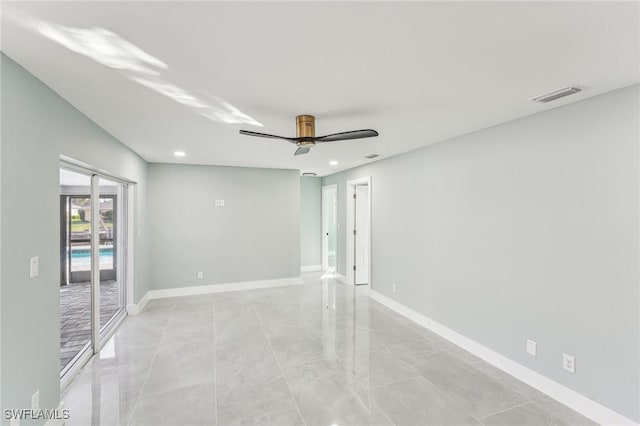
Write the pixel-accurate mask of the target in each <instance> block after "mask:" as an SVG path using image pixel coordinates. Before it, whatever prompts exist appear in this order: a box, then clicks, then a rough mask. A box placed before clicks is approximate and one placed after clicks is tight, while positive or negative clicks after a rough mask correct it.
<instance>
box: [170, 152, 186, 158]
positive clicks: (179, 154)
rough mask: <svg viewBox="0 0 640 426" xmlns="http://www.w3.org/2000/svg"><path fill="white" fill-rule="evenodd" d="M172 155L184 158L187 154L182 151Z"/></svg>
mask: <svg viewBox="0 0 640 426" xmlns="http://www.w3.org/2000/svg"><path fill="white" fill-rule="evenodd" d="M173 155H175V156H176V157H184V156H185V155H187V153H186V152H184V151H176V152H174V153H173Z"/></svg>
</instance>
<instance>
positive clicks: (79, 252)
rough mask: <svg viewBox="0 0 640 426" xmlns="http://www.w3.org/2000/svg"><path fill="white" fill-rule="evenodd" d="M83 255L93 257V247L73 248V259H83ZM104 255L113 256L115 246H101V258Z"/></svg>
mask: <svg viewBox="0 0 640 426" xmlns="http://www.w3.org/2000/svg"><path fill="white" fill-rule="evenodd" d="M83 257H87V258H90V257H91V249H72V250H71V259H72V260H75V259H82V258H83ZM103 257H113V248H111V247H104V248H102V247H101V248H100V258H103Z"/></svg>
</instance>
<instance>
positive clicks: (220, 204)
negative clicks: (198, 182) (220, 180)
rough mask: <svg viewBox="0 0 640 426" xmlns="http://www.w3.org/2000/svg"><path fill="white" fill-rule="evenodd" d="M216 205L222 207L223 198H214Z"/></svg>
mask: <svg viewBox="0 0 640 426" xmlns="http://www.w3.org/2000/svg"><path fill="white" fill-rule="evenodd" d="M215 204H216V207H224V200H216V203H215Z"/></svg>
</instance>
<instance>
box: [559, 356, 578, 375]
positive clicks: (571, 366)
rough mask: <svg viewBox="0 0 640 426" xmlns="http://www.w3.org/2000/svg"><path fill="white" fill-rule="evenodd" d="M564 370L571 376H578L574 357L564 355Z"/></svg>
mask: <svg viewBox="0 0 640 426" xmlns="http://www.w3.org/2000/svg"><path fill="white" fill-rule="evenodd" d="M562 368H564V369H565V370H567V371H568V372H569V373H571V374H576V359H575V358H574V357H573V355H567V354H562Z"/></svg>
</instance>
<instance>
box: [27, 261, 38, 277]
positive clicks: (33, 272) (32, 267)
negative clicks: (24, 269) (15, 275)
mask: <svg viewBox="0 0 640 426" xmlns="http://www.w3.org/2000/svg"><path fill="white" fill-rule="evenodd" d="M39 263H40V261H39V259H38V256H35V257H32V258H31V259H29V278H35V277H37V276H38V274H39V273H40V272H39V269H40V265H39Z"/></svg>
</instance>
